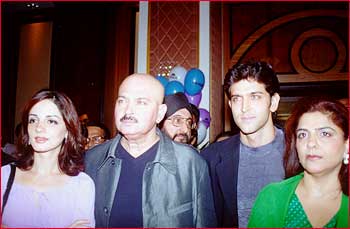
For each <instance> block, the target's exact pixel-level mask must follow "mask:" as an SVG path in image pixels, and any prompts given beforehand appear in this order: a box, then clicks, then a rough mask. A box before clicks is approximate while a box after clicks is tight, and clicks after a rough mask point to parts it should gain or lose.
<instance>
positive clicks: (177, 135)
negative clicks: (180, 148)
mask: <svg viewBox="0 0 350 229" xmlns="http://www.w3.org/2000/svg"><path fill="white" fill-rule="evenodd" d="M176 137H182V139H184V140H185V141H186V142H188V136H187V135H186V134H182V133H180V134H175V135H174V137H173V140H175V138H176Z"/></svg>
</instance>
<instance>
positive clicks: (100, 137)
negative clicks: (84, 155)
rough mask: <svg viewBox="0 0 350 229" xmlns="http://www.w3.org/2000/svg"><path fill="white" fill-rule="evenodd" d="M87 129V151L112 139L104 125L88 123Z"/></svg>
mask: <svg viewBox="0 0 350 229" xmlns="http://www.w3.org/2000/svg"><path fill="white" fill-rule="evenodd" d="M86 128H87V131H88V137H87V139H86V140H87V141H86V142H87V143H86V145H85V149H90V148H92V147H94V146H96V145H98V144H101V143H103V142H105V141H107V140H108V139H109V138H110V133H109V130H108V128H107V127H106V126H105V125H103V124H102V123H94V122H89V123H87V126H86Z"/></svg>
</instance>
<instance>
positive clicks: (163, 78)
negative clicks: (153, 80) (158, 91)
mask: <svg viewBox="0 0 350 229" xmlns="http://www.w3.org/2000/svg"><path fill="white" fill-rule="evenodd" d="M157 80H159V82H160V83H161V84H162V85H163V87H164V88H165V87H166V85H167V84H168V83H169V80H168V79H167V78H165V77H164V76H161V75H158V76H157Z"/></svg>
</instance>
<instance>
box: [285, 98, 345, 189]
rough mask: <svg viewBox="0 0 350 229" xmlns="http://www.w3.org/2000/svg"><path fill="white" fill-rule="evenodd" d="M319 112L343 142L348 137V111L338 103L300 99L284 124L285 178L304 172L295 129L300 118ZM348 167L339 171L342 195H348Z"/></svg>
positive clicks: (317, 99)
mask: <svg viewBox="0 0 350 229" xmlns="http://www.w3.org/2000/svg"><path fill="white" fill-rule="evenodd" d="M317 111H318V112H321V113H323V114H326V115H329V117H330V119H331V120H332V122H333V123H334V124H335V125H337V126H338V127H339V128H340V129H341V130H342V131H343V133H344V140H347V139H348V137H349V119H348V118H349V110H348V109H347V108H346V107H345V106H344V105H343V104H342V103H340V102H339V101H337V100H334V99H332V98H327V97H305V98H302V99H300V100H299V101H298V102H297V103H296V104H295V105H294V107H293V110H292V113H291V115H290V117H289V118H288V120H287V122H286V124H285V144H286V146H285V147H286V148H285V152H284V157H283V166H284V169H285V173H286V178H288V177H292V176H295V175H297V174H298V173H300V172H302V171H304V168H303V167H302V165H301V164H300V163H299V158H298V153H297V150H296V129H297V127H298V124H299V120H300V117H301V116H302V115H303V114H305V113H309V112H317ZM348 174H349V171H348V165H345V164H343V163H342V166H341V168H340V171H339V175H338V178H339V181H340V184H341V187H342V191H343V193H345V194H347V195H348V193H349V187H348V184H349V180H348V179H349V178H348Z"/></svg>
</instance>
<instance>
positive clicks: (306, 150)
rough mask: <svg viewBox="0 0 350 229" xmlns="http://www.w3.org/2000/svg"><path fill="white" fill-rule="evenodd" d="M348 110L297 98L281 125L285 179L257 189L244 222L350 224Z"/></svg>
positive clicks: (253, 224) (333, 103) (318, 99)
mask: <svg viewBox="0 0 350 229" xmlns="http://www.w3.org/2000/svg"><path fill="white" fill-rule="evenodd" d="M348 118H349V111H348V109H347V108H346V107H345V106H344V105H343V104H341V103H340V102H338V101H336V100H333V99H330V98H322V97H313V98H303V99H301V100H299V101H298V102H297V103H296V104H295V106H294V108H293V111H292V113H291V116H290V117H289V119H288V120H287V122H286V125H285V140H286V150H285V154H284V168H285V171H286V178H288V179H286V180H284V181H282V182H279V183H272V184H269V185H267V186H266V187H265V188H264V189H263V190H262V191H261V192H260V193H259V195H258V197H257V199H256V201H255V203H254V207H253V210H252V213H251V216H250V218H249V224H248V227H292V228H293V227H318V228H320V227H345V228H348V227H349V197H348V195H349V194H348V193H349V187H348V184H349V180H348V179H349V178H348V164H349V119H348Z"/></svg>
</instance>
